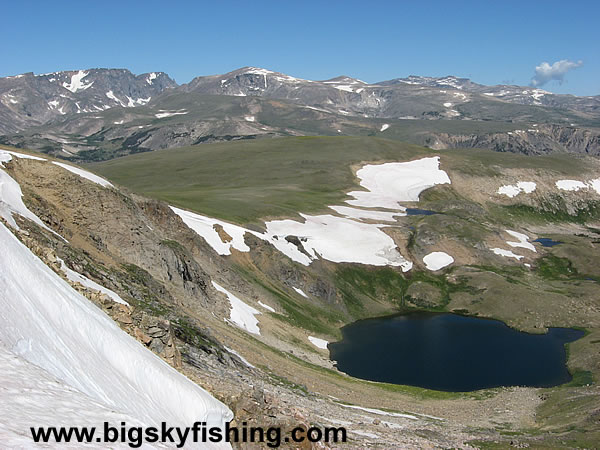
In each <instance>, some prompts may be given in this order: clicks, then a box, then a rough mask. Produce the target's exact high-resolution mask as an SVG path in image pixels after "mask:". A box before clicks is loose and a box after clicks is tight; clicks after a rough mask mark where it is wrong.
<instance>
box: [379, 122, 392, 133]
mask: <svg viewBox="0 0 600 450" xmlns="http://www.w3.org/2000/svg"><path fill="white" fill-rule="evenodd" d="M389 127H390V124H389V123H384V124H383V125H381V128H380V129H379V131H385V130H387V129H388V128H389Z"/></svg>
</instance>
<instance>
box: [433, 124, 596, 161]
mask: <svg viewBox="0 0 600 450" xmlns="http://www.w3.org/2000/svg"><path fill="white" fill-rule="evenodd" d="M425 143H426V145H428V146H430V147H431V148H434V149H444V148H489V149H492V150H495V151H499V152H514V153H524V154H526V155H540V154H546V153H581V154H588V155H592V156H599V155H600V133H598V132H597V131H593V130H587V129H582V128H575V127H568V126H560V125H539V126H537V127H535V128H529V129H527V130H516V131H511V132H506V133H488V134H470V135H462V134H449V133H431V134H430V135H429V137H428V138H427V139H426V142H425Z"/></svg>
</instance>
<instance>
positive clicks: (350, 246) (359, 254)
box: [266, 214, 412, 272]
mask: <svg viewBox="0 0 600 450" xmlns="http://www.w3.org/2000/svg"><path fill="white" fill-rule="evenodd" d="M301 216H302V217H303V218H304V223H302V222H296V221H294V220H289V219H287V220H273V221H271V222H267V223H266V226H267V234H268V235H270V236H272V237H273V238H275V237H277V239H273V245H275V247H277V248H278V249H279V250H280V251H283V250H286V251H284V253H285V254H287V255H288V256H289V257H290V258H291V259H292V260H294V261H297V262H300V263H303V264H305V261H306V260H307V259H308V262H310V260H314V259H317V258H319V257H321V258H323V259H327V260H329V261H333V262H350V263H352V262H354V263H360V264H369V265H373V266H386V265H390V266H400V267H401V268H402V271H403V272H406V271H408V270H410V269H411V268H412V263H411V262H410V261H408V260H406V259H404V257H402V255H401V254H400V252H398V250H397V248H396V244H395V243H394V241H393V239H392V238H391V237H389V236H388V235H387V234H385V233H384V232H383V231H381V228H383V227H385V225H381V224H366V223H361V222H356V221H354V220H350V219H346V218H343V217H336V216H332V215H329V214H327V215H321V216H308V215H304V214H301ZM287 236H298V237H299V238H300V241H301V242H302V247H303V248H304V250H305V251H306V252H307V253H308V255H309V258H308V257H307V256H306V255H305V254H304V253H301V252H300V250H298V248H297V247H295V246H293V250H292V251H291V252H290V251H287V250H289V248H288V247H287V246H286V248H284V249H283V250H282V249H281V248H279V247H278V245H279V243H280V242H281V241H283V242H287V241H286V240H285V238H286V237H287Z"/></svg>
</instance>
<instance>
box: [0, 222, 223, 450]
mask: <svg viewBox="0 0 600 450" xmlns="http://www.w3.org/2000/svg"><path fill="white" fill-rule="evenodd" d="M0 247H1V248H2V252H0V267H1V268H2V271H1V272H0V301H1V304H2V308H1V310H0V324H1V325H0V342H1V344H2V347H0V349H1V350H0V360H2V361H6V362H7V364H8V365H9V367H12V369H10V368H9V369H8V373H7V369H6V366H4V365H1V366H0V367H1V369H0V370H1V372H0V373H1V378H2V380H3V382H2V384H1V387H0V404H2V405H3V409H4V407H6V405H11V404H12V405H15V403H18V406H17V405H15V407H14V408H9V409H8V411H7V412H6V413H3V414H2V415H1V417H0V422H1V426H0V440H2V442H3V443H6V442H7V441H5V440H4V438H5V437H6V438H7V439H8V441H10V442H18V441H19V440H20V439H26V437H29V426H44V425H53V426H61V425H64V426H74V425H76V424H77V425H91V426H100V425H101V423H102V422H103V421H105V420H109V421H112V420H118V419H119V418H123V420H126V421H127V422H128V423H140V424H144V425H147V426H150V425H157V424H159V422H162V421H166V422H167V423H168V424H169V425H172V426H175V425H180V426H191V424H193V423H194V422H196V421H206V422H207V423H208V424H209V426H218V427H223V426H224V424H225V422H226V421H229V420H231V419H232V418H233V414H232V413H231V411H230V410H229V408H227V406H225V405H224V404H222V403H221V402H219V401H218V400H216V399H215V398H214V397H212V396H211V395H210V394H209V393H208V392H206V391H205V390H204V389H202V388H201V387H199V386H197V385H196V384H194V383H193V382H191V381H190V380H189V379H187V378H186V377H185V376H183V375H182V374H180V373H179V372H177V371H176V370H175V369H173V368H172V367H171V366H169V365H168V364H167V363H166V362H164V361H163V360H161V359H160V358H159V357H158V356H156V355H154V354H153V353H152V352H150V351H149V350H147V349H146V348H145V347H143V345H142V344H140V343H139V342H137V341H136V340H135V339H134V338H132V337H131V336H129V335H128V334H126V333H125V332H124V331H122V330H121V329H120V328H119V327H118V326H117V325H116V324H115V322H113V321H112V320H111V319H110V318H109V317H108V316H106V315H105V314H104V313H103V312H102V311H101V310H100V309H99V308H97V307H96V306H95V305H93V304H92V303H91V302H90V301H89V300H88V299H86V298H85V297H83V296H82V295H81V294H79V293H78V292H77V291H75V290H74V289H73V288H72V287H71V286H70V285H69V284H68V283H67V282H66V281H64V280H63V279H62V278H60V277H59V276H58V275H57V274H55V273H54V272H53V271H52V270H51V269H50V268H49V267H47V266H46V265H45V264H44V263H43V262H42V261H41V260H40V259H39V258H37V257H36V256H35V255H34V254H33V253H31V251H30V250H29V249H28V248H27V247H25V246H24V245H23V244H22V243H21V242H20V241H19V240H18V239H17V238H16V237H15V236H14V235H13V234H12V233H11V232H10V231H9V230H8V228H6V226H4V225H3V224H0ZM82 324H85V326H82ZM13 370H14V372H13ZM56 381H58V382H56ZM15 392H18V401H17V397H16V396H15ZM77 405H83V406H82V407H81V408H79V407H77ZM28 445H31V443H30V442H29V443H28ZM227 447H228V446H226V445H221V446H219V445H215V446H214V448H227Z"/></svg>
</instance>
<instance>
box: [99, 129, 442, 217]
mask: <svg viewBox="0 0 600 450" xmlns="http://www.w3.org/2000/svg"><path fill="white" fill-rule="evenodd" d="M430 154H434V153H432V152H431V151H428V150H426V149H423V148H419V147H415V146H412V145H408V144H401V143H398V142H393V141H386V140H382V139H374V138H346V137H297V138H278V139H271V140H261V141H256V142H255V141H244V142H231V143H219V144H204V145H201V146H195V147H187V148H182V149H174V150H168V151H161V152H154V153H150V154H143V155H135V156H129V157H126V158H121V159H117V160H113V161H108V162H105V163H101V164H98V165H95V166H93V169H94V170H95V171H97V172H98V173H100V174H102V175H104V176H107V177H108V178H109V179H111V180H113V181H115V182H117V183H119V184H122V185H124V186H127V187H129V188H131V189H132V190H134V191H137V192H140V193H143V194H146V195H149V196H152V197H156V198H160V199H162V200H165V201H167V202H169V203H172V204H175V205H177V206H181V207H185V208H189V209H192V210H195V211H200V212H202V213H205V214H208V215H212V216H217V217H220V218H223V219H228V220H233V221H235V222H240V223H246V222H254V221H257V220H258V219H259V218H265V217H269V216H290V215H296V213H297V212H315V211H319V210H322V209H323V208H324V207H326V206H327V205H332V204H340V203H341V202H342V201H343V199H344V198H345V194H344V193H345V192H347V191H349V190H351V189H353V188H358V187H359V186H358V185H357V183H356V179H355V177H354V175H353V173H352V171H351V169H350V166H351V165H352V164H358V163H360V162H362V161H379V160H394V161H395V160H406V159H411V158H415V157H422V156H426V155H430ZM435 154H437V153H435Z"/></svg>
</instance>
